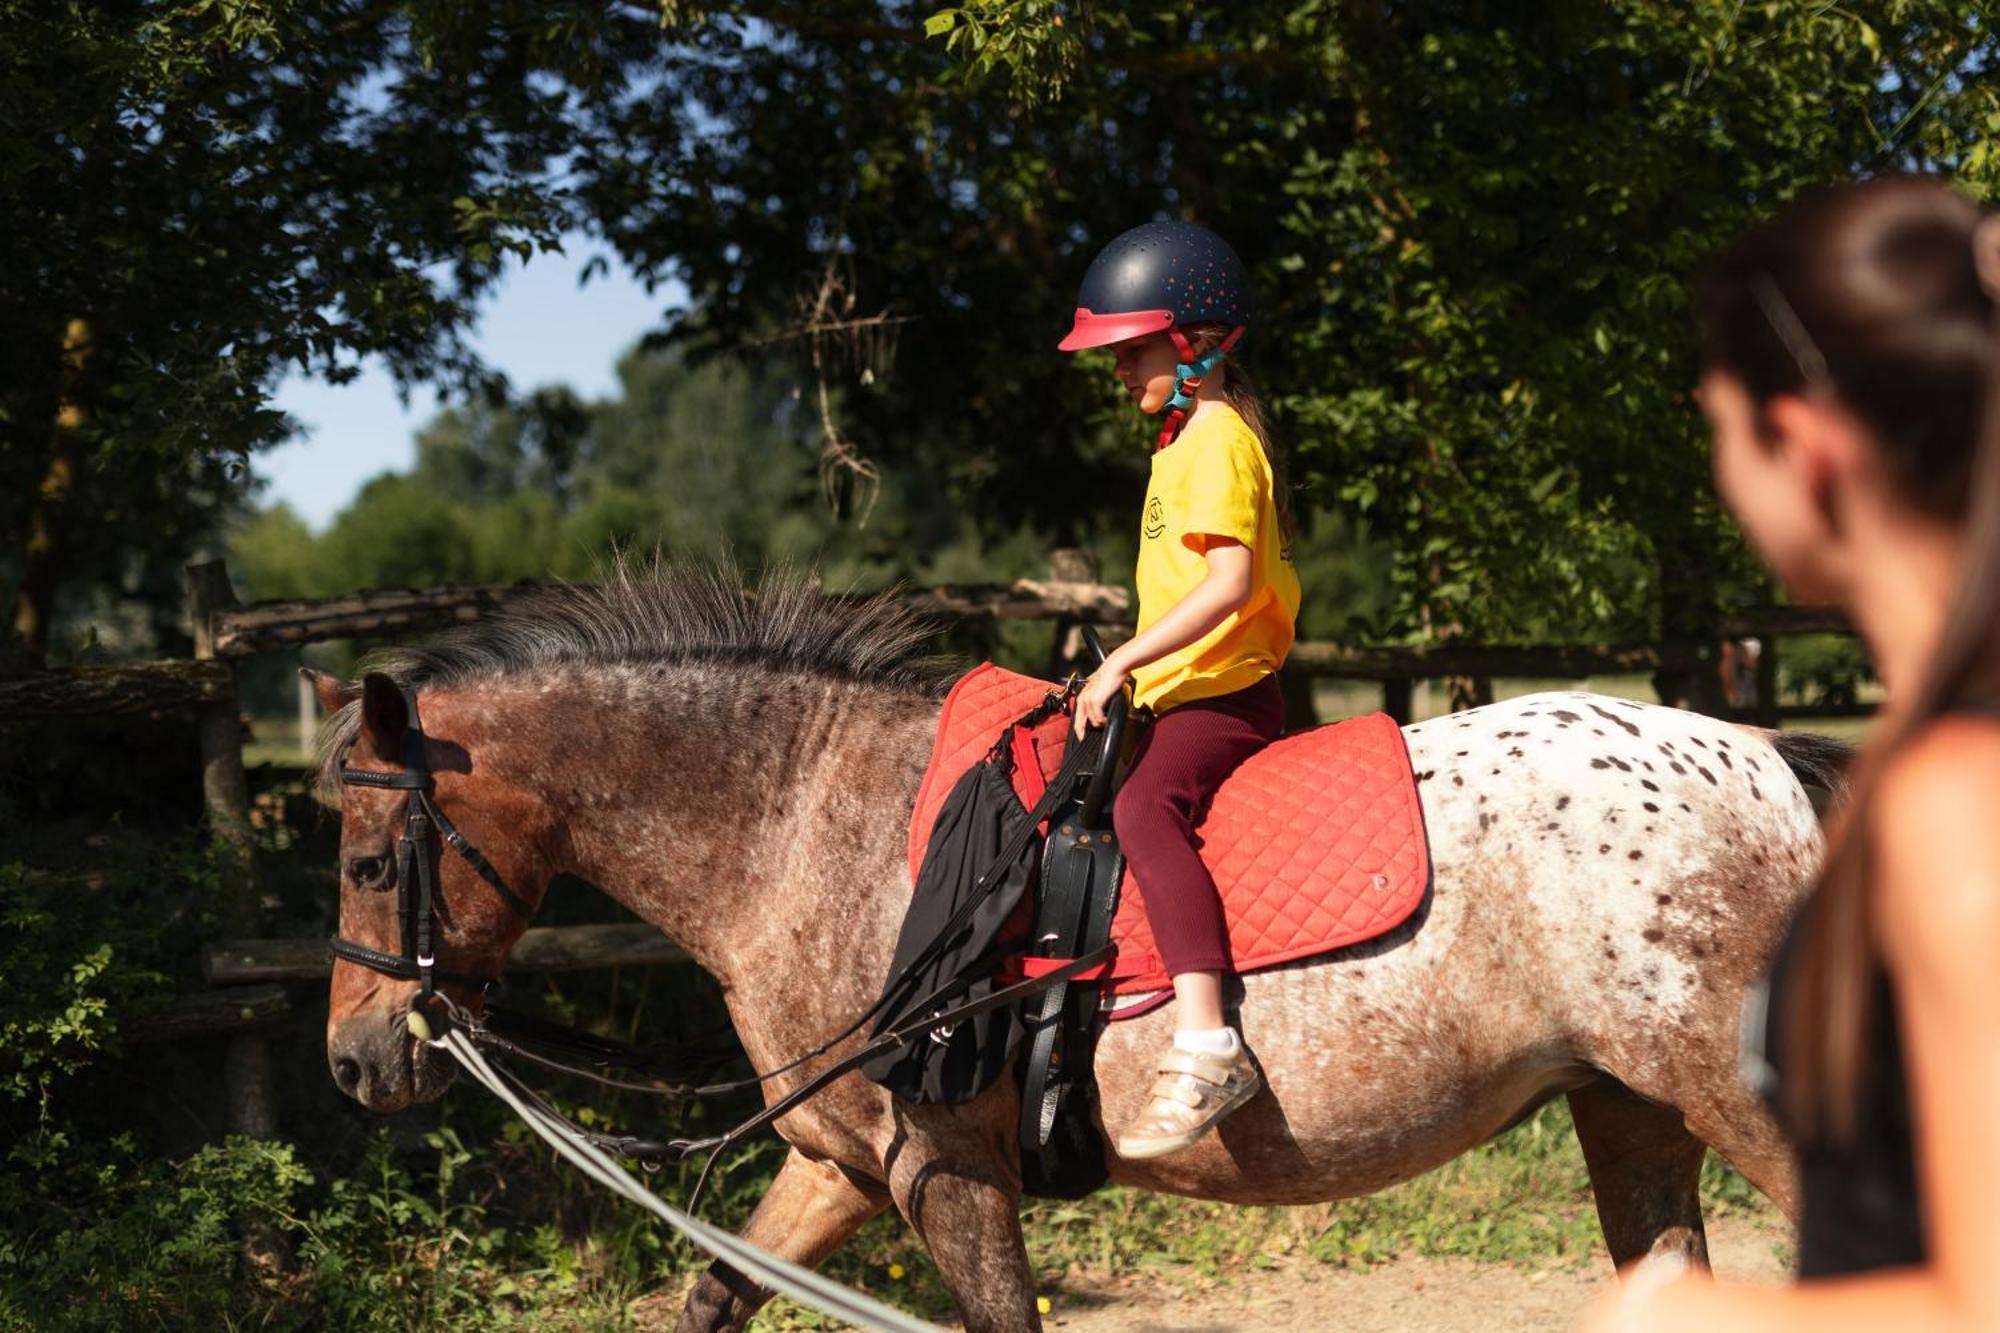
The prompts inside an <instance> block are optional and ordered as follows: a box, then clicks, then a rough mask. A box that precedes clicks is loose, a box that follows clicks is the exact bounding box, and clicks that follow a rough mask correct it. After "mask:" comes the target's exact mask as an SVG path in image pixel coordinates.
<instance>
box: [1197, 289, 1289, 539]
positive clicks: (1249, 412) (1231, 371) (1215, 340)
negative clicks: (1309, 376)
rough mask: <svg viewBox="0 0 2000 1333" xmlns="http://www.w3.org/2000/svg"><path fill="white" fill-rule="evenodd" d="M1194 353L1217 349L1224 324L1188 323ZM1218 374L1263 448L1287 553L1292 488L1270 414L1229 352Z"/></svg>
mask: <svg viewBox="0 0 2000 1333" xmlns="http://www.w3.org/2000/svg"><path fill="white" fill-rule="evenodd" d="M1183 331H1184V332H1185V333H1186V334H1187V339H1188V343H1189V345H1190V346H1192V347H1193V348H1194V354H1195V355H1196V356H1200V355H1201V354H1202V353H1204V352H1207V351H1209V350H1211V349H1212V348H1214V347H1216V346H1218V345H1219V344H1220V343H1221V342H1222V340H1223V339H1224V338H1226V337H1228V336H1229V332H1230V326H1229V325H1227V324H1189V325H1187V326H1186V327H1185V329H1184V330H1183ZM1216 372H1218V373H1220V374H1221V375H1222V396H1223V398H1224V400H1225V401H1227V402H1228V404H1229V405H1230V406H1231V407H1233V408H1235V409H1236V415H1237V416H1239V417H1242V418H1243V424H1244V425H1246V426H1248V427H1249V428H1250V433H1251V434H1252V435H1255V436H1256V437H1257V443H1259V444H1261V445H1263V446H1264V457H1265V459H1266V460H1267V461H1268V462H1269V463H1270V464H1271V483H1272V484H1271V498H1272V501H1273V503H1274V504H1275V505H1276V507H1277V511H1278V539H1279V541H1280V542H1281V543H1282V544H1283V547H1284V549H1286V550H1290V549H1291V547H1292V541H1293V538H1294V537H1296V536H1297V531H1298V530H1297V525H1296V524H1295V523H1294V522H1293V519H1292V488H1291V485H1290V483H1289V482H1287V481H1286V479H1285V460H1284V456H1283V455H1282V454H1281V453H1280V452H1279V450H1278V443H1277V439H1276V437H1275V436H1274V435H1273V434H1272V432H1271V420H1270V414H1269V413H1268V412H1267V411H1266V410H1265V408H1264V399H1263V397H1262V396H1261V395H1260V394H1258V392H1257V385H1256V382H1255V381H1254V380H1252V379H1251V378H1250V372H1249V371H1247V370H1245V369H1244V368H1243V363H1242V362H1241V361H1238V360H1237V359H1236V354H1235V353H1234V352H1231V353H1230V354H1229V355H1228V356H1227V357H1224V358H1223V360H1222V364H1221V365H1219V366H1217V367H1216Z"/></svg>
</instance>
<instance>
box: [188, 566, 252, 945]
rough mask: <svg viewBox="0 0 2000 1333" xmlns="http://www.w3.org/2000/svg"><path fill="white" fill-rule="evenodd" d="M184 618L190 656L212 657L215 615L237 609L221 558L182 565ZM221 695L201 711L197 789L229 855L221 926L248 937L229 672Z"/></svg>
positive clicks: (244, 794)
mask: <svg viewBox="0 0 2000 1333" xmlns="http://www.w3.org/2000/svg"><path fill="white" fill-rule="evenodd" d="M187 593H188V619H189V621H191V622H192V624H193V628H194V655H195V657H196V658H197V659H198V660H206V659H213V658H214V657H215V656H216V652H215V626H214V617H215V614H216V613H217V612H218V611H226V610H228V609H229V608H231V607H233V606H235V605H236V593H235V591H234V590H233V589H232V588H231V587H230V586H229V571H228V569H227V568H226V567H225V566H224V565H223V563H222V561H220V560H205V561H200V562H198V563H195V564H191V565H189V566H188V567H187ZM225 694H226V697H225V698H224V699H222V700H221V701H220V702H218V703H216V704H214V705H212V706H210V707H208V708H206V709H204V710H202V714H201V791H202V796H203V798H204V800H205V801H206V802H207V805H208V821H209V825H210V827H211V828H212V829H213V830H214V831H215V834H216V836H217V837H219V838H221V839H222V841H223V842H225V843H226V844H228V847H229V856H228V860H227V863H226V870H225V875H226V877H227V881H228V882H226V883H225V884H224V886H223V893H224V899H225V900H224V901H223V902H222V903H219V904H218V907H219V908H220V910H221V915H222V917H223V920H224V922H225V924H226V927H227V928H228V929H229V930H230V931H232V932H234V933H238V934H252V933H255V932H254V929H253V927H254V925H255V921H256V916H257V885H256V875H255V867H254V866H253V865H252V864H251V861H250V845H251V844H250V783H249V780H248V779H247V778H245V777H244V775H243V721H242V717H241V701H240V698H239V696H238V694H237V690H236V682H235V672H234V668H232V669H231V673H230V684H229V688H228V690H227V691H225Z"/></svg>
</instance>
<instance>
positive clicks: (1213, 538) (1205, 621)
mask: <svg viewBox="0 0 2000 1333" xmlns="http://www.w3.org/2000/svg"><path fill="white" fill-rule="evenodd" d="M1202 554H1203V556H1204V557H1205V558H1206V559H1207V561H1208V573H1207V575H1206V576H1204V577H1203V579H1202V581H1201V582H1200V583H1197V584H1196V585H1195V586H1194V588H1193V589H1192V590H1191V591H1189V593H1188V595H1187V596H1185V597H1183V598H1181V599H1180V600H1179V601H1178V602H1175V603H1174V604H1173V605H1172V606H1171V607H1169V608H1168V609H1167V612H1166V614H1164V615H1162V616H1161V617H1160V618H1159V619H1158V620H1155V621H1154V622H1153V623H1152V624H1150V625H1148V626H1146V628H1145V629H1144V630H1142V631H1140V632H1139V633H1138V634H1135V635H1133V636H1132V637H1131V638H1129V639H1127V640H1126V641H1125V642H1124V643H1121V644H1119V645H1118V646H1117V647H1116V648H1113V649H1112V650H1111V652H1110V654H1109V655H1108V656H1106V657H1105V659H1104V664H1103V665H1102V666H1100V667H1098V668H1097V670H1096V671H1095V672H1093V673H1091V677H1090V681H1089V683H1088V684H1086V685H1085V686H1084V687H1083V690H1082V692H1081V693H1080V694H1078V695H1077V697H1076V721H1075V723H1074V726H1075V729H1076V733H1077V734H1078V735H1079V736H1080V735H1082V734H1083V729H1084V728H1085V727H1086V726H1096V727H1101V726H1103V725H1104V710H1105V709H1106V708H1108V707H1110V706H1111V700H1112V699H1113V698H1114V697H1115V696H1116V695H1117V693H1118V691H1119V690H1120V689H1121V688H1123V687H1124V684H1125V681H1126V679H1127V678H1128V677H1129V676H1131V674H1132V672H1133V671H1134V670H1136V669H1137V668H1139V667H1142V666H1144V665H1146V663H1148V662H1152V661H1156V660H1158V659H1159V658H1162V657H1165V656H1166V655H1167V654H1168V653H1171V652H1173V651H1174V650H1175V649H1176V648H1185V647H1186V646H1187V645H1189V644H1191V643H1193V642H1194V641H1195V640H1196V639H1199V638H1200V637H1201V636H1202V635H1204V634H1206V633H1208V632H1209V631H1210V630H1212V629H1214V628H1215V627H1216V626H1217V625H1220V624H1221V623H1222V622H1223V621H1224V620H1226V619H1228V618H1229V616H1230V615H1231V614H1232V613H1233V612H1235V611H1236V610H1238V609H1239V608H1241V607H1242V605H1243V604H1244V603H1245V602H1247V601H1249V600H1250V584H1251V577H1252V568H1251V560H1250V548H1249V547H1247V546H1245V545H1244V544H1243V543H1242V542H1239V541H1237V540H1236V539H1235V538H1234V537H1221V536H1217V535H1215V534H1213V533H1211V534H1209V535H1208V538H1207V546H1206V548H1205V549H1204V550H1203V552H1202Z"/></svg>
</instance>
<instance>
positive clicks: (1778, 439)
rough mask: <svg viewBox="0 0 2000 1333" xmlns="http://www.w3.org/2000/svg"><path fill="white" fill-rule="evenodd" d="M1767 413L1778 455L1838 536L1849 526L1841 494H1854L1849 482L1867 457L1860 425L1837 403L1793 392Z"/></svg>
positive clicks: (1831, 533)
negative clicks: (1846, 521) (1844, 514)
mask: <svg viewBox="0 0 2000 1333" xmlns="http://www.w3.org/2000/svg"><path fill="white" fill-rule="evenodd" d="M1764 416H1765V419H1766V421H1768V422H1769V423H1770V430H1771V435H1772V437H1773V440H1774V442H1775V444H1776V446H1777V449H1778V453H1779V455H1780V456H1781V457H1783V458H1784V459H1785V461H1786V463H1787V464H1788V465H1789V466H1790V468H1791V469H1792V472H1793V474H1794V475H1795V476H1796V477H1797V478H1798V479H1799V484H1800V485H1801V486H1802V487H1803V488H1804V489H1805V493H1806V495H1807V497H1808V498H1809V500H1810V501H1811V503H1812V507H1813V512H1815V513H1816V514H1818V515H1819V517H1820V521H1821V522H1822V523H1824V524H1825V525H1826V528H1827V535H1828V536H1831V537H1836V538H1837V537H1839V536H1840V535H1841V533H1842V531H1843V530H1844V528H1845V523H1844V522H1843V520H1842V516H1841V497H1843V496H1844V495H1847V494H1849V493H1850V492H1849V490H1848V487H1847V483H1848V482H1849V481H1850V480H1852V478H1853V477H1854V475H1855V473H1856V472H1857V471H1858V470H1859V469H1860V467H1861V465H1862V463H1863V461H1864V458H1865V450H1864V449H1863V446H1862V443H1861V439H1860V435H1859V427H1858V426H1857V424H1856V423H1855V421H1854V419H1853V418H1852V417H1850V416H1849V415H1848V414H1847V413H1846V412H1844V411H1842V410H1841V409H1840V408H1839V407H1837V406H1835V405H1834V404H1832V403H1828V402H1822V401H1819V400H1816V399H1811V398H1801V397H1798V396H1795V395H1792V394H1780V395H1779V396H1778V397H1776V398H1773V399H1772V400H1771V401H1770V402H1769V403H1767V404H1765V407H1764Z"/></svg>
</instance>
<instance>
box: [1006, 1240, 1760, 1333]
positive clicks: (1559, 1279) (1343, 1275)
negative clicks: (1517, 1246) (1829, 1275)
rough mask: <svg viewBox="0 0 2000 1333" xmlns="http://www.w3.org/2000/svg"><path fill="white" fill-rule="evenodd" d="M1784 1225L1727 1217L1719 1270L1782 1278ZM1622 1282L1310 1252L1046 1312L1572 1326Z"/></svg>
mask: <svg viewBox="0 0 2000 1333" xmlns="http://www.w3.org/2000/svg"><path fill="white" fill-rule="evenodd" d="M1788 1239H1789V1237H1788V1236H1787V1234H1786V1232H1785V1231H1784V1230H1783V1229H1782V1228H1779V1227H1776V1226H1772V1225H1770V1224H1765V1223H1759V1222H1755V1221H1751V1220H1747V1219H1742V1218H1718V1219H1715V1220H1714V1221H1713V1222H1711V1224H1710V1226H1709V1232H1708V1241H1709V1257H1710V1260H1711V1262H1712V1263H1713V1264H1714V1266H1715V1271H1716V1274H1717V1276H1719V1277H1722V1278H1726V1279H1730V1280H1734V1281H1738V1282H1758V1283H1775V1282H1779V1281H1781V1280H1783V1278H1784V1276H1785V1266H1784V1264H1783V1262H1782V1261H1781V1259H1780V1257H1779V1247H1780V1246H1782V1245H1784V1244H1785V1243H1786V1242H1787V1240H1788ZM1610 1280H1611V1274H1610V1265H1609V1263H1608V1262H1607V1263H1605V1264H1603V1265H1601V1266H1599V1265H1591V1266H1588V1267H1574V1268H1553V1269H1521V1268H1513V1267H1509V1266H1507V1265H1504V1264H1482V1263H1474V1262H1472V1261H1471V1260H1463V1259H1402V1260H1398V1261H1396V1262H1394V1263H1390V1264H1384V1265H1382V1266H1380V1267H1378V1268H1372V1269H1365V1270H1350V1269H1340V1268H1330V1267H1327V1266H1325V1265H1322V1264H1315V1263H1312V1262H1310V1261H1305V1262H1297V1263H1287V1264H1281V1265H1279V1266H1278V1267H1276V1268H1272V1269H1269V1270H1267V1271H1264V1272H1260V1273H1246V1274H1245V1275H1244V1276H1243V1277H1241V1278H1238V1279H1234V1280H1230V1281H1224V1282H1219V1283H1216V1284H1215V1285H1214V1286H1212V1287H1211V1288H1209V1289H1207V1290H1188V1291H1186V1292H1185V1294H1183V1291H1182V1287H1183V1286H1184V1285H1185V1284H1176V1283H1172V1282H1169V1281H1167V1280H1164V1279H1160V1278H1145V1277H1134V1278H1120V1279H1115V1280H1112V1281H1098V1282H1092V1281H1090V1280H1089V1279H1087V1278H1082V1279H1076V1280H1072V1281H1070V1282H1066V1283H1064V1284H1063V1288H1062V1290H1061V1291H1059V1292H1057V1293H1056V1295H1055V1298H1054V1303H1053V1305H1054V1308H1053V1309H1052V1310H1051V1312H1050V1313H1049V1314H1048V1315H1047V1316H1046V1317H1045V1318H1046V1322H1047V1324H1048V1326H1049V1327H1050V1328H1052V1329H1063V1330H1065V1331H1066V1333H1141V1330H1144V1331H1146V1333H1153V1331H1154V1330H1158V1331H1159V1333H1226V1330H1231V1329H1244V1330H1255V1333H1270V1331H1271V1330H1286V1329H1314V1330H1321V1329H1324V1330H1337V1331H1338V1333H1391V1331H1392V1330H1393V1331H1395V1333H1401V1331H1402V1330H1405V1329H1413V1330H1414V1329H1420V1330H1423V1333H1512V1331H1513V1330H1516V1329H1522V1330H1525V1329H1567V1328H1571V1327H1573V1326H1574V1325H1575V1323H1576V1320H1577V1318H1578V1317H1579V1316H1580V1315H1581V1314H1582V1313H1583V1311H1584V1310H1585V1309H1587V1308H1588V1307H1589V1305H1590V1302H1591V1301H1592V1300H1593V1299H1595V1298H1596V1296H1597V1294H1598V1293H1599V1292H1600V1291H1602V1290H1603V1289H1604V1288H1605V1286H1606V1284H1607V1283H1609V1282H1610Z"/></svg>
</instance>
